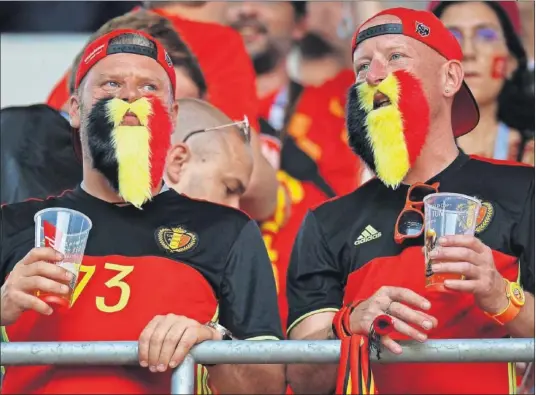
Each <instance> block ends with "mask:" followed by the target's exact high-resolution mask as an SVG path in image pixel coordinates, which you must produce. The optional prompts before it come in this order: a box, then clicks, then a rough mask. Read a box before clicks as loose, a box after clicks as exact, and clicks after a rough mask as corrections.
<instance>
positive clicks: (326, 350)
mask: <svg viewBox="0 0 536 395" xmlns="http://www.w3.org/2000/svg"><path fill="white" fill-rule="evenodd" d="M400 344H401V345H402V348H403V353H402V354H401V355H394V354H391V353H389V352H383V353H382V354H381V361H380V362H381V363H392V362H393V363H396V362H531V361H534V339H449V340H429V341H427V342H425V343H417V342H400ZM137 347H138V346H137V342H93V343H91V342H84V343H78V342H63V343H57V342H42V343H1V344H0V360H1V362H0V363H1V364H2V365H6V366H7V365H29V364H31V365H49V364H77V365H133V364H136V363H137V362H138V351H137V350H138V348H137ZM339 347H340V342H339V341H335V340H319V341H298V340H286V341H270V340H262V341H225V342H205V343H202V344H200V345H198V346H195V347H194V348H193V349H192V350H191V355H192V357H193V358H194V359H195V361H196V362H198V363H207V364H208V363H211V364H217V363H248V364H256V363H336V362H337V361H338V359H339V351H340V350H339ZM375 358H376V356H375V355H374V354H373V355H372V360H373V361H374V360H375Z"/></svg>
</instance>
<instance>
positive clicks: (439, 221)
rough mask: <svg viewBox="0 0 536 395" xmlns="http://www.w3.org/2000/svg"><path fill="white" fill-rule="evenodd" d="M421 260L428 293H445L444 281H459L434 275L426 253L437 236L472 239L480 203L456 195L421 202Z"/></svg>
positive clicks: (455, 277)
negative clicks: (422, 203)
mask: <svg viewBox="0 0 536 395" xmlns="http://www.w3.org/2000/svg"><path fill="white" fill-rule="evenodd" d="M423 202H424V257H425V278H426V288H427V289H428V290H437V291H447V290H446V289H445V287H444V285H443V284H444V281H445V280H449V279H453V280H462V279H463V276H462V275H460V274H455V273H434V272H433V271H432V265H433V262H432V260H431V259H430V257H429V254H430V252H431V251H432V250H433V249H434V248H435V247H436V243H437V240H438V239H439V238H440V237H441V236H451V235H474V234H475V228H476V222H477V218H478V213H479V211H480V207H481V206H482V204H481V202H480V201H479V200H478V199H475V198H473V197H471V196H466V195H462V194H458V193H433V194H431V195H428V196H426V197H425V198H424V200H423Z"/></svg>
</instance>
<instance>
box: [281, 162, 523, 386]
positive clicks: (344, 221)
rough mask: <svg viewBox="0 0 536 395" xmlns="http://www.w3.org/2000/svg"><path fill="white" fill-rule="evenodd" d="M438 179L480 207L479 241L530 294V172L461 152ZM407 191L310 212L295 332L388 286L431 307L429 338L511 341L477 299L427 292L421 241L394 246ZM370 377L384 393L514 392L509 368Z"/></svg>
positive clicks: (390, 367)
mask: <svg viewBox="0 0 536 395" xmlns="http://www.w3.org/2000/svg"><path fill="white" fill-rule="evenodd" d="M435 182H439V191H440V192H456V193H462V194H465V195H469V196H475V197H477V198H479V199H480V200H481V201H482V202H483V205H482V210H481V211H480V215H479V217H478V224H477V228H476V236H477V237H478V238H480V240H482V242H483V243H484V244H486V245H487V246H489V247H490V248H491V249H492V251H493V257H494V260H495V265H496V267H497V269H498V271H499V272H500V273H501V274H502V275H503V276H504V277H505V278H507V279H508V280H510V281H520V282H521V285H522V286H523V288H524V289H525V290H526V291H527V292H530V293H532V294H534V168H532V167H525V166H523V167H522V166H514V165H511V164H509V163H506V162H497V163H495V164H492V163H489V161H487V160H483V159H477V158H471V157H469V156H467V155H465V154H463V153H460V154H459V156H458V157H457V159H456V160H455V161H454V162H453V163H451V165H450V166H448V167H447V168H446V169H445V170H443V171H442V172H441V173H440V174H438V175H437V176H436V177H434V178H433V179H431V180H429V183H435ZM408 188H409V186H407V185H402V186H400V187H399V188H398V189H397V190H392V189H390V188H388V187H386V186H385V185H384V184H382V183H381V182H380V181H379V180H378V179H373V180H371V181H369V182H368V183H366V184H364V185H363V186H362V187H360V188H358V189H357V190H356V191H354V192H353V193H350V194H348V195H345V196H343V197H340V198H337V199H335V200H331V201H328V202H326V203H324V204H323V205H321V206H320V207H318V208H316V209H314V210H312V211H309V213H308V214H307V216H306V218H305V220H304V222H303V224H302V227H301V230H300V233H299V235H298V237H297V239H296V243H295V246H294V249H293V252H292V257H291V263H290V267H289V273H288V279H287V290H288V303H289V318H288V328H289V331H291V330H292V328H293V327H295V326H296V324H297V323H299V322H300V321H301V320H302V319H304V318H305V317H307V316H310V315H312V314H315V313H317V312H322V311H337V310H338V309H339V308H340V307H341V306H342V304H343V303H347V302H350V301H353V300H359V299H367V298H369V297H370V296H372V295H373V294H374V293H375V292H376V291H377V290H378V289H379V288H380V287H381V286H384V285H388V286H397V287H404V288H409V289H411V290H413V291H415V292H417V293H418V294H420V295H423V296H425V297H426V298H428V299H429V300H430V301H431V303H432V308H431V310H430V311H429V312H428V313H429V314H431V315H433V316H435V317H436V318H437V319H438V321H439V325H438V327H437V328H435V329H434V330H432V331H430V332H429V338H430V339H463V338H469V339H470V338H500V337H505V336H507V335H508V334H507V332H506V330H505V329H504V327H502V326H499V325H498V324H496V323H495V322H494V321H493V320H492V319H491V318H489V317H487V316H486V315H485V314H484V312H482V311H481V310H480V309H479V308H478V307H477V306H476V305H475V302H474V297H473V296H472V294H469V293H462V292H460V293H458V292H455V293H452V294H446V293H441V292H427V291H426V289H425V264H424V256H423V253H422V251H421V248H422V246H423V245H424V241H423V239H422V237H421V238H418V239H414V240H408V241H405V242H404V243H403V244H402V245H399V244H397V243H395V241H394V228H395V222H396V220H397V217H398V215H399V213H400V212H401V210H402V209H403V208H404V204H405V201H406V195H407V191H408ZM394 337H395V338H398V339H399V340H400V339H402V336H398V337H396V336H394ZM373 370H374V381H375V382H376V385H377V387H378V391H379V393H380V394H381V393H384V394H395V393H396V394H438V393H441V394H461V393H464V394H476V393H486V394H491V393H496V394H506V393H514V392H512V391H513V390H514V389H515V376H514V370H513V366H512V364H507V363H458V364H456V363H430V364H426V363H412V364H404V363H397V364H385V365H382V364H374V365H373Z"/></svg>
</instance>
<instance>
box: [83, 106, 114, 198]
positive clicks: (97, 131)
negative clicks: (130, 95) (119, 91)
mask: <svg viewBox="0 0 536 395" xmlns="http://www.w3.org/2000/svg"><path fill="white" fill-rule="evenodd" d="M110 100H112V98H104V99H101V100H99V101H98V102H97V103H95V105H94V106H93V108H92V109H91V112H90V113H89V116H88V119H87V124H86V127H87V129H86V134H87V140H88V146H89V153H90V155H91V158H92V160H93V168H94V169H96V170H98V171H99V172H100V173H102V174H103V175H104V176H105V177H106V179H107V180H108V182H109V183H110V185H111V186H112V188H113V189H114V190H115V191H116V192H119V164H118V163H117V159H116V156H115V149H114V147H113V144H112V131H113V127H114V125H113V123H112V122H110V120H109V119H108V118H107V115H106V114H107V112H106V111H107V104H108V102H109V101H110Z"/></svg>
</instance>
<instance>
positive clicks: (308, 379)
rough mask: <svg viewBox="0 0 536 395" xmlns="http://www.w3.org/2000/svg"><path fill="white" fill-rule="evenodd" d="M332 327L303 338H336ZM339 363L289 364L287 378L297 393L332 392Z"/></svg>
mask: <svg viewBox="0 0 536 395" xmlns="http://www.w3.org/2000/svg"><path fill="white" fill-rule="evenodd" d="M335 339H336V337H335V335H334V334H333V331H332V330H331V328H326V329H323V330H321V331H318V332H315V333H313V334H311V335H309V336H307V337H305V338H304V339H303V340H335ZM337 367H338V366H337V365H335V364H333V365H326V364H311V365H298V364H289V365H287V380H288V382H289V384H290V386H291V388H292V390H293V391H294V393H295V394H332V393H333V392H334V391H335V383H336V381H337Z"/></svg>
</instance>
